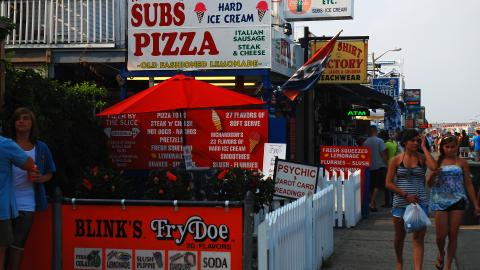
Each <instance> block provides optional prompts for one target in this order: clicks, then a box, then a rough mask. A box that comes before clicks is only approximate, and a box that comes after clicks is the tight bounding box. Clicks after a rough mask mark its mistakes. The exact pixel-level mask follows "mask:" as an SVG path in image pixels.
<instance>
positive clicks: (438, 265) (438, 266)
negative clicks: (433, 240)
mask: <svg viewBox="0 0 480 270" xmlns="http://www.w3.org/2000/svg"><path fill="white" fill-rule="evenodd" d="M435 268H436V269H437V270H442V269H443V257H440V255H438V257H437V261H436V262H435Z"/></svg>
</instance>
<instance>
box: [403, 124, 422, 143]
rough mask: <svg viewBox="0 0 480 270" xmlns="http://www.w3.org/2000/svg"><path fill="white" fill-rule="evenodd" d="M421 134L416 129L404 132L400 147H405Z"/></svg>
mask: <svg viewBox="0 0 480 270" xmlns="http://www.w3.org/2000/svg"><path fill="white" fill-rule="evenodd" d="M419 134H420V133H419V132H418V130H416V129H413V128H412V129H405V130H404V131H403V132H402V136H401V139H400V145H401V146H402V147H405V143H406V142H408V141H410V140H412V139H414V138H416V137H418V135H419Z"/></svg>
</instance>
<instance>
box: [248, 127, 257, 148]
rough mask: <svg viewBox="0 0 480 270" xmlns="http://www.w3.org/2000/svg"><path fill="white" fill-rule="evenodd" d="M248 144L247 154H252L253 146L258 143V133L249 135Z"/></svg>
mask: <svg viewBox="0 0 480 270" xmlns="http://www.w3.org/2000/svg"><path fill="white" fill-rule="evenodd" d="M248 142H249V144H250V145H249V148H248V149H249V152H250V153H252V152H253V150H254V149H255V146H257V144H258V143H259V142H260V134H258V132H256V131H254V132H252V133H250V136H248Z"/></svg>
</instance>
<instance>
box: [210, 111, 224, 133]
mask: <svg viewBox="0 0 480 270" xmlns="http://www.w3.org/2000/svg"><path fill="white" fill-rule="evenodd" d="M212 122H213V124H214V125H215V128H216V129H217V131H222V120H221V119H220V116H218V113H217V112H216V111H215V110H212Z"/></svg>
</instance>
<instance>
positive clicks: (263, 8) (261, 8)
mask: <svg viewBox="0 0 480 270" xmlns="http://www.w3.org/2000/svg"><path fill="white" fill-rule="evenodd" d="M267 11H268V4H267V2H265V1H260V2H258V4H257V12H258V20H259V21H262V19H263V16H265V13H266V12H267Z"/></svg>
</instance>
